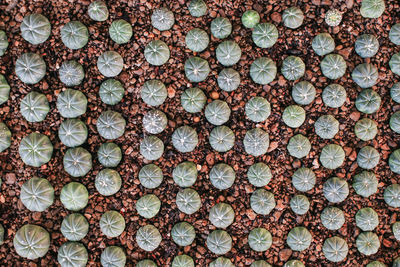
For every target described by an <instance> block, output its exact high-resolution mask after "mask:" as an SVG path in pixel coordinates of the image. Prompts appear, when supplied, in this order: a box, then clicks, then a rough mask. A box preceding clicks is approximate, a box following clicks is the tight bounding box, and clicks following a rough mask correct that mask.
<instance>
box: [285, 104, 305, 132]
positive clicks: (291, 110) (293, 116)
mask: <svg viewBox="0 0 400 267" xmlns="http://www.w3.org/2000/svg"><path fill="white" fill-rule="evenodd" d="M282 119H283V122H284V123H285V124H286V125H287V126H289V127H291V128H298V127H300V126H301V125H302V124H303V123H304V121H305V120H306V112H305V110H304V109H303V108H302V107H300V106H298V105H291V106H288V107H286V108H285V110H284V111H283V113H282Z"/></svg>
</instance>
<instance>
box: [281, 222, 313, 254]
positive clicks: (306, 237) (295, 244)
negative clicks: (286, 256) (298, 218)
mask: <svg viewBox="0 0 400 267" xmlns="http://www.w3.org/2000/svg"><path fill="white" fill-rule="evenodd" d="M311 241H312V236H311V234H310V232H309V231H308V230H307V228H305V227H301V226H298V227H294V228H293V229H292V230H290V232H289V234H288V236H287V240H286V243H287V244H288V246H289V247H290V248H291V249H292V250H294V251H303V250H306V249H308V247H309V246H310V244H311Z"/></svg>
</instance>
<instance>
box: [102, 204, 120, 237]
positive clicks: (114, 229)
mask: <svg viewBox="0 0 400 267" xmlns="http://www.w3.org/2000/svg"><path fill="white" fill-rule="evenodd" d="M99 224H100V230H101V232H102V233H103V234H104V235H106V236H107V237H108V238H113V237H118V236H119V235H121V234H122V232H123V231H124V230H125V219H124V217H123V216H122V215H121V214H120V213H119V212H118V211H115V210H110V211H107V212H105V213H103V215H101V218H100V222H99Z"/></svg>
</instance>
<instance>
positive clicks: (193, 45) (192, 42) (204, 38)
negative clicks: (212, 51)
mask: <svg viewBox="0 0 400 267" xmlns="http://www.w3.org/2000/svg"><path fill="white" fill-rule="evenodd" d="M209 42H210V38H209V37H208V34H207V32H206V31H205V30H202V29H199V28H194V29H191V30H190V31H189V32H188V33H187V34H186V37H185V43H186V46H187V48H189V49H190V50H192V51H194V52H201V51H204V50H205V49H206V48H207V46H208V44H209Z"/></svg>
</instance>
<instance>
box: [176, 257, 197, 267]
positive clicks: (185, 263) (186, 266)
mask: <svg viewBox="0 0 400 267" xmlns="http://www.w3.org/2000/svg"><path fill="white" fill-rule="evenodd" d="M171 267H194V261H193V259H192V257H190V256H188V255H178V256H176V257H175V258H174V259H173V261H172V264H171Z"/></svg>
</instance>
